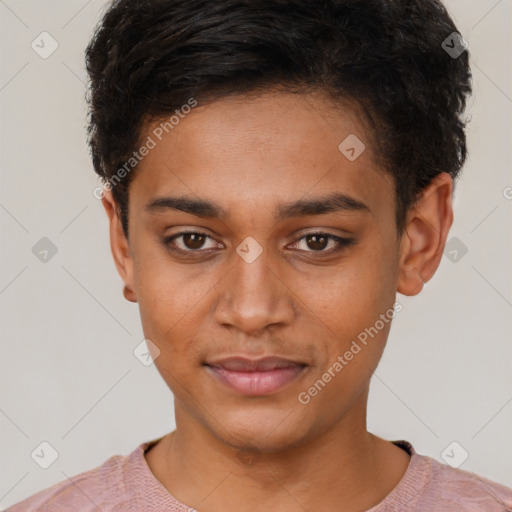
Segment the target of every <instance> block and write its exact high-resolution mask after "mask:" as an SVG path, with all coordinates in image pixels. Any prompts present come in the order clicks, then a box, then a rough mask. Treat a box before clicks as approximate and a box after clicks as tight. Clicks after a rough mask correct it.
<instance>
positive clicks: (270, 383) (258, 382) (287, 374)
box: [207, 365, 307, 396]
mask: <svg viewBox="0 0 512 512" xmlns="http://www.w3.org/2000/svg"><path fill="white" fill-rule="evenodd" d="M207 368H208V369H209V370H210V371H211V372H212V373H213V374H214V375H215V376H216V377H217V378H219V379H220V380H221V381H222V382H223V383H224V384H226V385H227V386H229V387H230V388H231V389H234V390H235V391H238V392H239V393H242V394H244V395H249V396H261V395H268V394H270V393H273V392H274V391H277V390H278V389H280V388H282V387H283V386H284V385H285V384H288V383H289V382H291V381H292V380H294V379H296V378H297V377H298V376H299V375H300V374H302V372H303V371H304V370H305V369H306V368H307V366H290V367H288V368H276V369H275V370H268V371H259V372H257V371H254V372H238V371H236V372H235V371H231V370H226V368H221V367H218V366H208V365H207Z"/></svg>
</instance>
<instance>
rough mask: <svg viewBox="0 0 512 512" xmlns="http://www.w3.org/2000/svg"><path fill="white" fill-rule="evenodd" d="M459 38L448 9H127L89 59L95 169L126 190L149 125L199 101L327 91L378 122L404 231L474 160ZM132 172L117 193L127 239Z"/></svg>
mask: <svg viewBox="0 0 512 512" xmlns="http://www.w3.org/2000/svg"><path fill="white" fill-rule="evenodd" d="M457 35H459V33H458V31H457V28H456V27H455V24H454V22H453V20H452V18H451V17H450V15H449V14H448V12H447V10H446V8H445V6H444V5H443V4H442V3H441V2H440V1H438V0H115V1H113V2H112V3H111V4H110V5H109V6H108V8H107V10H106V12H105V14H104V16H103V18H102V20H101V21H100V23H99V25H98V27H97V28H96V31H95V34H94V36H93V38H92V40H91V41H90V43H89V45H88V47H87V50H86V67H87V72H88V74H89V89H88V94H87V101H88V104H89V124H88V136H89V145H90V148H91V153H92V161H93V165H94V169H95V172H96V173H97V174H98V175H99V176H101V177H102V178H103V181H104V183H105V184H106V183H107V182H111V183H112V181H111V180H112V177H113V176H114V174H115V173H116V171H117V170H118V169H120V168H121V167H122V166H123V165H125V166H126V162H127V160H128V159H130V157H131V155H132V152H133V151H134V150H135V149H136V148H137V144H139V143H140V138H141V136H142V131H143V127H144V126H146V123H147V122H152V121H158V120H161V119H163V118H165V117H168V116H169V115H170V114H172V113H173V112H175V110H176V109H180V108H181V107H182V106H183V105H186V104H187V102H190V99H191V98H194V99H195V101H198V102H199V104H206V103H208V102H210V101H215V100H216V99H220V98H223V97H226V96H229V95H240V94H247V93H254V92H256V93H257V92H265V90H269V89H272V88H275V87H278V88H281V89H283V90H286V91H289V92H296V93H300V92H310V91H321V92H323V93H325V94H326V95H328V96H329V97H330V98H332V99H334V100H335V101H345V102H346V101H350V102H351V103H353V104H357V105H358V106H359V107H360V112H362V113H364V116H365V119H366V120H368V121H369V125H370V126H372V133H371V134H370V136H371V139H372V150H373V151H374V153H375V154H376V155H377V157H378V161H379V163H380V164H381V165H382V167H383V169H385V171H386V172H388V173H389V174H390V175H391V176H392V177H393V178H394V184H395V190H396V197H397V201H396V225H397V230H398V232H399V235H401V233H402V231H403V229H404V228H405V219H406V214H407V211H408V209H409V208H410V207H411V206H412V205H413V204H414V202H415V201H416V199H417V198H418V196H419V194H420V193H421V191H422V190H423V189H424V188H425V187H426V186H427V185H428V184H429V183H430V182H431V181H432V179H433V178H434V177H435V176H437V175H438V174H439V173H441V172H447V173H449V174H450V175H451V176H452V178H453V179H454V180H455V179H456V178H457V177H458V175H459V171H460V169H461V168H462V166H463V164H464V162H465V159H466V156H467V147H466V137H465V126H466V122H467V120H466V119H463V117H462V115H463V113H464V110H465V107H466V97H467V96H468V95H469V94H470V93H471V92H472V85H471V71H470V67H469V52H468V50H467V47H465V46H463V47H462V48H464V50H463V51H461V52H459V53H460V55H454V54H453V53H449V52H448V51H447V50H446V47H445V45H446V44H448V47H455V43H456V42H457V45H459V47H461V46H460V45H462V42H464V41H463V39H462V37H461V36H460V35H459V39H454V37H457ZM450 37H451V39H450ZM446 41H449V42H448V43H446ZM340 142H341V141H340ZM125 168H126V167H125ZM132 174H133V173H131V174H128V175H126V176H125V177H124V178H123V179H122V180H120V181H119V180H118V182H117V183H116V184H115V186H114V187H113V188H112V194H113V197H114V200H115V203H116V205H117V207H118V208H119V212H120V216H121V221H122V225H123V229H124V233H125V235H126V236H128V191H129V183H130V179H131V176H132Z"/></svg>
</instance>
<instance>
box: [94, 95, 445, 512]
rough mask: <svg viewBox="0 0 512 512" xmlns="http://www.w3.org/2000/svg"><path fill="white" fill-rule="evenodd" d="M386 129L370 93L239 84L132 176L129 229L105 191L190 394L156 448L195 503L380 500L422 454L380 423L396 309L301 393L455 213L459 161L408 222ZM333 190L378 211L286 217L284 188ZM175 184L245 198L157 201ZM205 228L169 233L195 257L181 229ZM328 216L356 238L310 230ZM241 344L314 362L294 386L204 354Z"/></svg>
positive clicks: (374, 315) (152, 329)
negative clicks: (260, 379) (386, 151)
mask: <svg viewBox="0 0 512 512" xmlns="http://www.w3.org/2000/svg"><path fill="white" fill-rule="evenodd" d="M154 126H156V124H155V125H148V126H146V127H145V130H144V133H143V139H145V138H146V137H147V135H150V134H151V133H152V129H154ZM349 134H356V135H357V136H358V138H359V139H361V140H362V141H364V142H365V144H366V150H365V151H364V152H363V153H362V154H361V155H360V156H359V157H358V158H357V159H356V160H355V161H353V162H351V161H349V160H348V159H347V158H346V157H345V156H344V155H343V154H342V153H341V152H340V151H339V150H338V146H339V144H340V143H341V142H342V141H343V140H344V139H345V138H346V137H347V136H348V135H349ZM370 141H371V138H370V133H369V131H368V130H367V128H366V127H365V124H364V123H363V122H362V121H361V119H360V117H359V116H358V115H357V111H356V110H355V108H350V107H349V106H344V107H342V106H341V105H340V104H339V105H338V106H337V107H335V106H334V105H333V104H332V103H331V102H330V101H329V100H327V99H326V98H325V97H323V96H322V95H321V94H320V93H314V94H313V93H311V94H307V95H306V94H301V95H292V94H289V93H285V92H276V91H274V92H271V91H267V92H266V93H265V94H262V95H259V96H247V95H245V96H239V97H230V98H226V99H223V100H218V101H215V102H213V103H211V104H208V105H206V106H198V107H196V108H194V109H193V110H192V112H191V113H190V114H188V115H187V116H186V117H185V118H184V119H183V120H181V121H180V123H179V125H177V126H176V127H175V128H174V130H172V131H170V132H169V134H167V135H166V136H165V137H164V138H163V139H162V141H161V142H159V143H158V144H157V146H156V147H155V148H154V149H152V150H151V151H150V152H149V154H148V155H147V156H146V157H145V158H144V159H143V160H142V161H141V162H140V164H139V167H138V169H137V171H136V173H135V174H134V176H133V182H132V183H131V185H130V199H129V240H127V239H126V238H125V236H124V234H123V232H122V228H121V223H120V218H119V215H118V209H117V207H116V204H115V202H114V201H113V199H112V195H111V193H110V192H106V193H105V195H104V197H103V199H102V202H103V205H104V207H105V210H106V212H107V215H108V218H109V222H110V240H111V248H112V253H113V256H114V260H115V263H116V266H117V269H118V271H119V274H120V276H121V278H122V279H123V282H124V284H125V292H124V293H125V297H126V299H127V300H130V301H132V302H138V305H139V309H140V315H141V320H142V325H143V330H144V334H145V336H146V338H149V339H150V340H151V341H152V342H153V343H154V344H155V345H156V346H157V347H158V350H159V351H160V353H159V355H158V357H156V359H155V365H156V367H157V369H158V371H159V372H160V374H161V375H162V377H163V379H164V380H165V382H166V383H167V385H168V386H169V388H170V389H171V390H172V392H173V394H174V406H175V417H176V430H175V431H173V432H171V433H170V434H168V435H166V436H164V437H163V438H162V440H161V441H159V442H158V443H157V444H156V445H155V446H154V447H153V448H152V449H151V450H150V451H148V452H147V453H146V454H145V457H146V461H147V463H148V465H149V467H150V469H151V471H152V472H153V473H154V475H155V476H156V478H157V479H158V480H159V481H160V482H161V483H162V484H163V485H164V486H165V488H166V489H167V490H168V491H169V492H170V493H171V494H172V495H174V496H175V497H176V498H177V499H178V500H179V501H181V502H183V503H185V504H186V505H188V506H190V507H193V508H195V509H198V510H201V511H209V512H217V511H219V512H220V511H225V510H251V511H254V512H259V511H268V510H271V509H272V510H279V511H283V512H287V511H294V512H295V511H301V512H302V511H304V510H315V511H316V512H321V511H326V512H327V511H330V510H340V504H343V511H345V512H350V511H356V510H357V511H360V510H367V509H369V508H371V507H372V506H375V505H376V504H378V503H379V502H380V501H382V500H383V499H384V498H385V497H386V496H387V495H388V494H389V493H390V492H391V490H392V489H393V488H394V487H395V486H396V485H397V484H398V482H399V481H400V479H401V478H402V477H403V475H404V473H405V471H406V469H407V466H408V464H409V461H410V457H409V455H408V454H407V453H406V452H405V451H403V450H402V449H400V448H398V447H397V446H395V445H393V444H392V443H391V442H389V441H387V440H384V439H381V438H379V437H378V436H375V435H374V434H371V433H369V432H368V431H367V429H366V408H367V398H368V391H369V385H370V379H371V376H372V372H373V371H374V370H375V369H376V367H377V365H378V362H379V360H380V358H381V355H382V352H383V350H384V347H385V344H386V341H387V338H388V334H389V328H390V325H391V323H386V324H385V327H384V328H382V329H381V330H380V331H379V333H378V335H376V336H374V337H373V338H371V339H370V341H369V342H368V344H367V345H366V346H365V347H364V348H363V349H362V350H361V351H360V352H359V353H358V354H357V355H355V356H354V358H353V359H352V360H351V361H350V362H349V363H348V364H347V365H346V366H345V367H344V368H343V370H342V371H341V372H339V373H337V374H336V377H334V378H332V380H331V381H330V382H329V383H328V384H327V385H326V386H325V387H324V388H323V389H322V390H321V391H320V392H319V393H318V394H317V395H316V396H315V397H314V398H312V399H311V401H310V402H309V403H308V404H306V405H304V404H302V403H300V402H299V401H298V398H297V397H298V394H299V393H300V392H302V391H307V390H308V389H309V388H310V387H311V386H312V384H313V383H315V382H316V381H317V380H318V379H319V378H321V376H322V375H323V374H324V373H325V372H326V371H327V370H328V368H329V367H331V366H332V365H333V363H334V362H335V361H336V360H337V357H338V356H339V355H343V354H344V353H345V352H346V351H347V350H348V349H349V348H350V345H351V343H352V341H353V340H355V339H357V336H358V334H359V333H361V332H362V331H364V330H365V328H368V327H370V326H373V325H374V324H375V322H376V320H378V319H379V315H381V314H383V313H385V312H386V311H387V310H389V309H390V308H392V307H393V304H394V303H395V301H396V293H397V292H398V293H401V294H404V295H416V294H418V293H419V292H420V291H421V290H422V288H423V284H424V283H425V282H427V281H428V280H429V279H430V278H431V277H432V276H433V274H434V273H435V271H436V269H437V268H438V266H439V263H440V260H441V257H442V253H443V248H444V245H445V242H446V238H447V234H448V231H449V229H450V226H451V224H452V220H453V212H452V189H453V183H452V180H451V178H450V176H449V175H448V174H446V173H442V174H440V175H439V176H438V177H437V178H436V179H434V180H433V182H432V183H431V184H430V185H429V186H428V187H427V188H426V189H425V191H424V193H423V195H422V196H421V198H420V199H419V200H418V201H417V202H416V204H415V205H414V207H413V208H412V209H411V210H410V211H409V213H408V217H407V227H406V230H405V233H404V234H403V236H402V237H399V236H398V233H397V231H396V225H395V192H394V185H393V182H392V180H391V178H390V177H389V175H387V174H385V173H384V172H383V171H382V170H381V169H380V168H379V165H378V158H377V157H376V156H375V155H374V154H373V153H372V150H371V144H370ZM333 192H342V193H344V194H347V195H349V196H351V197H353V198H355V199H357V200H359V201H362V202H363V203H365V204H366V205H367V206H368V208H369V210H370V211H369V212H364V211H338V212H330V213H323V214H320V215H308V216H301V217H297V216H294V217H291V218H287V219H284V220H281V221H276V220H275V219H274V217H273V212H274V209H275V208H276V207H277V205H279V204H281V203H288V202H293V201H296V200H299V199H312V198H315V197H320V196H325V195H327V194H331V193H333ZM171 195H172V196H187V197H192V198H198V197H200V198H205V199H208V200H210V201H213V202H215V203H217V204H218V205H220V206H222V207H223V208H224V209H226V210H228V211H229V213H230V215H229V216H227V217H225V218H222V219H218V218H205V217H200V216H197V215H192V214H190V213H185V212H183V211H176V210H172V209H169V210H166V211H160V212H149V211H146V210H145V206H146V205H147V204H148V203H149V202H150V201H151V200H153V199H154V198H156V197H161V196H171ZM188 229H190V230H196V231H199V232H201V233H205V234H207V235H208V236H209V237H211V238H208V237H207V238H206V239H205V241H204V242H203V244H202V245H201V243H200V242H197V241H195V242H194V241H193V240H191V239H190V237H188V238H187V237H181V238H178V239H175V240H174V242H168V247H170V246H173V247H178V248H181V249H182V250H184V251H187V250H188V251H189V253H190V252H194V251H195V252H194V254H193V255H192V256H191V257H190V256H189V257H188V258H187V257H185V256H180V255H178V253H173V252H172V251H170V250H169V248H168V247H166V246H165V244H164V242H163V240H164V238H165V237H166V236H170V235H174V234H177V233H180V232H183V231H186V230H188ZM315 231H321V232H324V233H327V234H332V235H336V236H341V237H347V238H353V239H354V240H355V242H354V243H353V244H352V245H348V246H345V247H342V248H341V251H340V252H337V253H334V252H330V250H331V249H333V248H336V247H337V246H338V244H337V243H336V242H335V241H334V240H330V239H328V240H330V241H325V242H324V244H323V245H321V244H319V243H318V242H317V243H316V244H315V241H314V240H311V238H308V237H306V238H304V237H305V235H306V234H308V233H312V232H313V233H314V232H315ZM246 237H252V238H254V239H255V240H256V241H257V242H258V244H259V245H260V246H261V248H262V253H261V254H260V255H259V256H258V258H256V260H255V261H253V262H252V263H247V262H246V261H245V260H244V259H243V258H241V257H240V256H239V254H238V253H237V252H236V248H237V247H238V246H239V245H240V244H241V243H242V241H243V240H244V239H245V238H246ZM198 251H203V252H202V253H201V252H198ZM205 251H209V252H208V254H205ZM329 252H330V254H328V253H329ZM324 253H325V254H324ZM154 354H155V355H157V353H156V351H155V352H154ZM229 355H246V356H248V357H253V358H259V357H262V356H267V355H278V356H282V357H286V358H289V359H293V360H295V361H301V362H304V363H306V364H307V365H309V366H308V368H307V370H306V371H305V372H303V373H302V374H301V375H300V376H299V377H298V378H297V379H296V380H294V381H292V382H290V383H288V384H287V385H286V386H285V387H283V388H281V389H280V390H278V391H277V392H275V393H273V394H271V395H268V396H257V397H248V396H244V395H240V394H237V393H236V392H234V391H232V390H231V389H229V388H227V387H226V386H224V385H223V384H222V383H220V382H219V381H218V380H217V379H215V378H214V377H212V376H211V375H210V373H209V372H208V371H207V370H206V368H205V366H203V363H204V362H205V361H207V360H211V359H213V358H219V357H224V356H229ZM333 482H336V485H333Z"/></svg>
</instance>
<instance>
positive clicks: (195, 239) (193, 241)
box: [183, 233, 206, 249]
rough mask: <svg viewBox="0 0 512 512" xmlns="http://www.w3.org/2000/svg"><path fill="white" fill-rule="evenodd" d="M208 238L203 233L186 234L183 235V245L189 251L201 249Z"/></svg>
mask: <svg viewBox="0 0 512 512" xmlns="http://www.w3.org/2000/svg"><path fill="white" fill-rule="evenodd" d="M205 240H206V236H205V235H203V234H201V233H186V234H184V235H183V244H184V245H185V246H186V247H187V248H188V249H201V247H202V246H203V244H204V241H205Z"/></svg>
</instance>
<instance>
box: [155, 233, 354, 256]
mask: <svg viewBox="0 0 512 512" xmlns="http://www.w3.org/2000/svg"><path fill="white" fill-rule="evenodd" d="M180 239H181V240H180ZM178 240H179V241H180V242H179V243H177V242H176V241H178ZM208 240H211V241H213V242H214V240H213V238H212V237H211V236H209V235H207V234H206V233H202V232H199V231H182V232H181V233H177V234H175V235H172V236H169V237H167V238H165V239H164V240H163V243H164V245H165V246H166V247H168V248H169V249H171V250H172V251H177V252H181V253H189V254H190V253H194V252H197V253H201V252H208V251H209V250H211V249H214V248H215V244H214V246H213V247H205V242H207V241H208ZM302 241H305V243H304V244H303V248H300V250H301V251H303V252H317V253H321V254H330V253H335V252H339V251H341V250H342V249H343V248H344V247H346V246H348V245H351V244H353V243H354V242H355V240H354V239H352V238H343V237H339V236H336V235H330V234H328V233H323V232H315V233H308V234H306V235H303V236H302V237H300V238H299V239H298V240H297V242H295V244H293V245H295V246H296V245H300V244H301V242H302ZM329 243H331V247H330V249H329V250H325V249H326V248H327V247H329ZM293 245H292V247H293ZM304 246H305V248H304ZM308 249H312V250H308Z"/></svg>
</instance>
